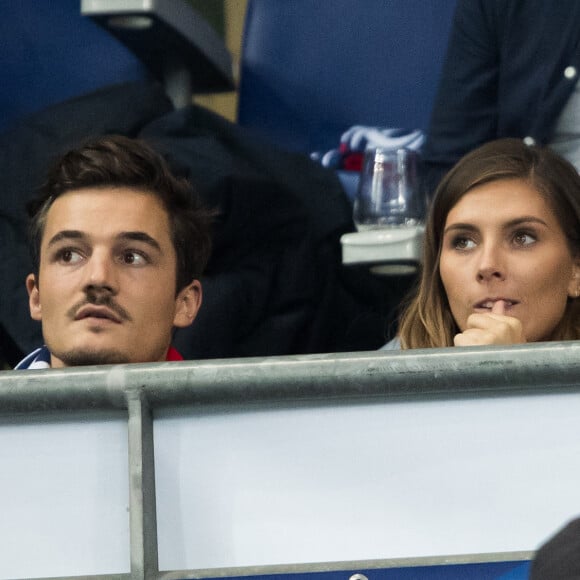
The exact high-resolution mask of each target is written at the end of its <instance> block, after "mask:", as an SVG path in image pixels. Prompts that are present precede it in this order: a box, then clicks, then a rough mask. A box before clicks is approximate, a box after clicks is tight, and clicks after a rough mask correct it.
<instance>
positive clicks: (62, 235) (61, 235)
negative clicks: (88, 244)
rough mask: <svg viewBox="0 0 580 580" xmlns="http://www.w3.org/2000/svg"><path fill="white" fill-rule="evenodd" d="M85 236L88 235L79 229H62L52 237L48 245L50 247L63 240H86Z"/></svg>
mask: <svg viewBox="0 0 580 580" xmlns="http://www.w3.org/2000/svg"><path fill="white" fill-rule="evenodd" d="M85 238H86V235H85V234H84V233H83V232H81V231H79V230H61V231H60V232H58V233H56V234H55V235H54V236H52V238H50V240H49V241H48V244H47V245H48V246H49V247H50V246H52V245H54V244H56V243H58V242H61V241H62V240H84V239H85Z"/></svg>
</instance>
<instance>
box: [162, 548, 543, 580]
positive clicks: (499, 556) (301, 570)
mask: <svg viewBox="0 0 580 580" xmlns="http://www.w3.org/2000/svg"><path fill="white" fill-rule="evenodd" d="M533 556H534V552H498V553H495V554H462V555H458V556H428V557H421V558H392V559H388V560H357V561H354V562H319V563H311V564H283V565H275V566H246V567H240V568H213V569H211V568H210V569H206V570H175V571H171V572H169V571H168V572H160V573H159V576H158V580H192V579H196V580H200V579H203V578H242V577H244V576H266V575H278V574H313V573H318V572H340V571H348V572H349V573H350V572H354V571H355V570H383V569H389V568H415V567H419V566H452V565H460V564H490V563H494V562H526V561H528V560H531V559H532V558H533Z"/></svg>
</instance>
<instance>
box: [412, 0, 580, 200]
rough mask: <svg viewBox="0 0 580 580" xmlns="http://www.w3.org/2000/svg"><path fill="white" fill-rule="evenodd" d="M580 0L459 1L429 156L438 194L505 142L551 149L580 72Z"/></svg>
mask: <svg viewBox="0 0 580 580" xmlns="http://www.w3.org/2000/svg"><path fill="white" fill-rule="evenodd" d="M579 45H580V2H579V1H578V0H558V1H557V2H556V1H554V0H459V2H458V4H457V7H456V12H455V16H454V21H453V26H452V31H451V35H450V39H449V47H448V51H447V55H446V60H445V63H444V67H443V71H442V76H441V81H440V86H439V90H438V94H437V98H436V101H435V105H434V109H433V114H432V118H431V125H430V128H429V131H428V135H427V142H426V144H425V147H424V150H423V159H424V162H425V168H426V176H427V177H426V179H427V185H428V187H429V189H430V190H431V191H432V190H433V189H434V186H436V184H437V183H438V181H439V179H440V178H441V177H442V176H443V174H444V173H445V172H446V171H447V170H448V169H450V168H451V166H452V165H453V164H454V163H456V162H457V161H458V160H459V159H460V158H461V157H462V156H463V155H464V154H465V153H467V152H469V151H470V150H472V149H474V148H476V147H477V146H479V145H481V144H483V143H485V142H487V141H490V140H493V139H497V138H502V137H516V138H517V137H521V138H525V137H531V138H533V140H534V141H535V142H536V143H541V144H545V143H547V142H548V141H549V140H550V138H551V135H552V131H553V129H554V125H555V123H556V120H557V118H558V116H559V114H560V113H561V111H562V109H563V107H564V105H565V104H566V102H567V100H568V98H569V97H570V95H571V93H572V91H573V90H574V87H575V85H576V83H577V81H578V73H579V71H580V47H579Z"/></svg>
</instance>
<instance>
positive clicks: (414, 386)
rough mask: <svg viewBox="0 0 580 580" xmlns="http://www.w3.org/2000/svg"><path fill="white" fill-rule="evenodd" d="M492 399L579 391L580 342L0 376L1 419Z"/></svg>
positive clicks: (287, 357)
mask: <svg viewBox="0 0 580 580" xmlns="http://www.w3.org/2000/svg"><path fill="white" fill-rule="evenodd" d="M135 389H142V390H143V391H144V393H143V394H144V396H145V398H146V400H147V401H148V403H149V405H150V407H151V408H152V409H155V408H159V407H166V406H176V405H196V406H197V405H228V406H230V405H244V404H248V405H254V404H272V403H275V404H295V403H297V402H300V401H309V402H314V401H316V402H319V403H329V402H331V401H353V400H362V401H370V400H377V399H379V400H383V401H385V400H387V401H388V400H390V399H396V400H400V399H401V398H409V399H425V398H433V397H446V398H447V397H450V398H456V397H466V396H467V397H488V396H500V395H503V396H506V395H511V394H514V393H518V394H520V393H550V392H554V391H575V390H580V341H570V342H551V343H535V344H526V345H516V346H510V347H502V348H498V347H473V348H445V349H428V350H411V351H403V352H388V351H384V352H382V351H373V352H357V353H342V354H326V355H304V356H284V357H268V358H247V359H222V360H211V361H207V360H206V361H198V362H194V361H184V362H179V363H178V362H172V363H154V364H134V365H117V366H101V367H85V368H74V369H72V368H71V369H53V370H51V371H18V372H14V371H4V372H0V412H1V413H7V412H9V413H14V412H18V413H26V412H38V411H47V410H52V409H55V410H56V409H61V410H63V409H69V410H70V409H109V408H126V407H127V393H128V392H129V391H134V390H135Z"/></svg>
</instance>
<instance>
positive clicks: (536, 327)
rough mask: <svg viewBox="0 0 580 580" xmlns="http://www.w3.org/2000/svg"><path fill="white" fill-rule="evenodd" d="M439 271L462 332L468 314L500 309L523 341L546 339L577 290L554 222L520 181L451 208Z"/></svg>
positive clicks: (577, 274)
mask: <svg viewBox="0 0 580 580" xmlns="http://www.w3.org/2000/svg"><path fill="white" fill-rule="evenodd" d="M439 267H440V273H441V280H442V282H443V286H444V288H445V292H446V294H447V298H448V300H449V305H450V307H451V313H452V314H453V317H454V319H455V322H456V323H457V325H458V326H459V328H460V329H461V331H462V332H463V331H465V329H466V327H467V318H468V317H469V316H470V315H471V314H474V313H480V314H481V313H483V314H485V313H490V312H491V311H492V308H494V304H496V303H499V310H500V311H501V312H502V313H503V314H505V315H506V316H511V317H514V318H517V319H519V321H520V322H521V324H522V327H523V333H524V338H525V340H526V341H528V342H535V341H541V340H549V339H550V337H551V333H552V332H553V330H554V329H555V327H556V325H557V324H558V322H559V321H560V320H561V319H562V316H563V315H564V310H565V308H566V301H567V298H568V296H576V292H577V289H578V286H579V284H580V260H578V259H576V260H575V259H574V257H573V256H572V253H571V251H570V248H569V245H568V243H567V240H566V237H565V235H564V232H563V231H562V228H561V227H560V224H559V223H558V220H557V219H556V216H555V215H554V213H553V211H552V209H551V208H550V207H549V206H548V204H547V203H546V202H545V201H544V199H543V198H542V196H541V195H540V194H539V193H538V192H537V191H536V190H535V189H533V188H532V187H531V186H530V185H528V183H526V182H525V181H523V180H520V179H503V180H499V181H495V182H491V183H486V184H483V185H480V186H477V187H475V188H473V189H472V190H471V191H469V192H468V193H466V194H465V195H464V196H463V197H462V198H461V199H460V200H459V201H458V202H457V204H456V205H455V206H454V207H453V208H452V209H451V211H450V212H449V214H448V216H447V220H446V222H445V228H444V234H443V241H442V248H441V258H440V263H439ZM497 311H498V305H496V308H495V309H494V312H497Z"/></svg>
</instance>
